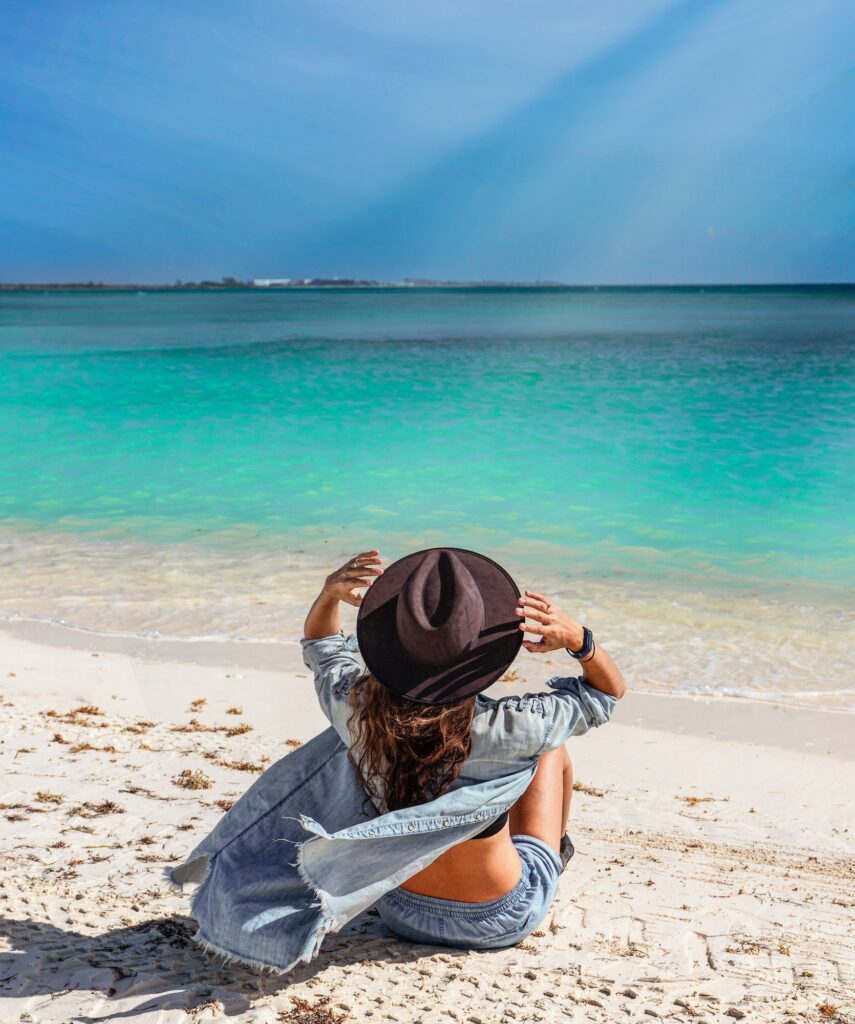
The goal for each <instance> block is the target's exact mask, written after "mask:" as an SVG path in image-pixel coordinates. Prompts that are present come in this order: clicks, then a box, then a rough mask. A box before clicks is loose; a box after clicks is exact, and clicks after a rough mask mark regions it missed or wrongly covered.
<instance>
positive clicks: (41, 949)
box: [0, 910, 464, 1024]
mask: <svg viewBox="0 0 855 1024" xmlns="http://www.w3.org/2000/svg"><path fill="white" fill-rule="evenodd" d="M195 930H196V925H195V922H194V921H193V920H192V919H191V918H189V917H182V916H174V917H160V918H151V919H150V920H148V921H141V922H140V923H139V924H135V925H132V926H130V927H127V928H116V929H113V930H112V931H109V932H103V933H102V934H100V935H82V934H80V933H79V932H75V931H72V930H70V929H69V930H63V929H62V928H58V927H56V926H55V925H52V924H49V923H47V922H44V921H29V920H14V919H11V918H0V935H2V936H4V937H5V938H6V939H7V940H8V943H9V945H10V946H11V950H6V951H4V952H0V995H3V996H5V997H7V998H9V997H12V998H14V997H18V998H26V999H32V998H33V997H38V996H44V997H45V1003H46V1005H45V1006H42V1007H41V1008H39V1009H37V1010H36V1012H37V1014H38V1015H39V1016H42V1015H43V1014H44V1015H45V1019H48V1018H49V1009H48V1007H49V1005H50V1002H51V1001H52V1000H53V999H55V998H57V997H59V996H65V995H68V994H69V993H75V992H79V993H80V1000H81V1002H86V1003H89V1004H90V1006H88V1007H87V1011H88V1015H84V1014H82V1013H81V1014H80V1015H78V1016H75V1017H72V1018H68V1019H73V1020H75V1021H79V1022H81V1024H95V1022H97V1021H106V1020H122V1019H133V1018H134V1017H137V1016H139V1015H141V1014H144V1013H156V1012H158V1011H159V1012H165V1011H168V1010H182V1011H184V1012H189V1011H192V1010H200V1009H201V1008H202V1007H204V1006H205V1005H206V1004H210V1002H211V1001H212V1000H218V1001H219V1002H220V1003H222V1004H223V1008H224V1012H225V1014H226V1015H227V1016H236V1015H237V1014H240V1013H244V1012H246V1011H247V1010H249V1009H251V1007H252V1006H253V1004H254V1003H256V1002H257V1001H258V1000H259V999H262V998H263V997H265V996H275V995H277V994H281V995H286V994H287V989H288V988H289V986H291V985H293V984H296V983H298V982H304V981H307V980H308V979H310V978H312V977H314V976H315V975H317V974H322V973H323V971H324V970H325V969H326V968H327V967H329V966H332V965H336V966H339V967H349V966H353V965H356V964H360V963H363V962H364V961H366V960H371V961H372V962H374V963H392V964H394V963H411V962H412V961H414V960H418V959H420V958H421V957H425V956H431V955H433V954H435V953H437V952H440V951H441V952H443V953H445V954H448V955H449V956H456V955H458V954H460V955H463V954H464V951H463V950H455V949H452V948H449V947H445V946H428V945H413V944H410V943H407V942H403V941H402V940H400V939H398V938H397V937H396V936H395V935H393V934H392V932H390V931H389V930H388V928H386V926H385V925H384V924H383V922H382V921H380V919H379V917H378V916H377V912H376V911H373V910H368V911H366V912H365V913H363V914H361V915H360V916H359V917H357V918H355V919H354V920H353V921H351V922H350V923H349V924H348V925H347V926H346V928H343V929H342V930H341V931H340V932H338V933H337V934H335V935H330V936H328V937H327V939H326V941H325V943H324V946H323V948H322V950H321V952H320V954H319V955H318V956H317V957H316V958H315V959H314V960H313V961H312V962H311V963H310V964H301V965H300V966H299V967H296V968H295V969H294V970H292V971H290V972H289V973H288V974H279V975H276V974H270V973H265V972H260V971H256V970H253V969H251V968H247V967H241V966H240V965H235V964H229V965H224V964H223V963H222V962H221V961H218V960H217V958H216V957H215V956H212V955H211V954H209V953H206V952H205V951H204V950H203V949H201V948H200V947H199V946H198V945H196V943H195V942H193V939H192V936H193V934H194V932H195ZM131 999H136V1000H138V1001H137V1002H135V1003H134V1005H133V1006H131V1007H129V1006H128V1001H129V1000H131Z"/></svg>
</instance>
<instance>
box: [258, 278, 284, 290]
mask: <svg viewBox="0 0 855 1024" xmlns="http://www.w3.org/2000/svg"><path fill="white" fill-rule="evenodd" d="M290 283H291V278H290V277H257V278H255V280H254V281H253V282H252V284H253V287H255V288H281V287H282V286H283V285H286V284H290Z"/></svg>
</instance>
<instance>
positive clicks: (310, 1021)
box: [277, 996, 347, 1024]
mask: <svg viewBox="0 0 855 1024" xmlns="http://www.w3.org/2000/svg"><path fill="white" fill-rule="evenodd" d="M291 1002H292V1003H293V1004H294V1005H293V1007H292V1008H291V1009H290V1010H283V1011H282V1012H280V1013H279V1014H278V1015H277V1020H278V1021H279V1024H342V1021H344V1020H346V1019H347V1018H346V1017H345V1016H344V1015H343V1014H340V1013H333V1011H332V1010H331V1009H330V1008H329V1003H330V996H321V997H320V998H319V999H318V1001H317V1002H316V1003H310V1002H309V1000H308V999H300V998H299V997H298V996H292V997H291Z"/></svg>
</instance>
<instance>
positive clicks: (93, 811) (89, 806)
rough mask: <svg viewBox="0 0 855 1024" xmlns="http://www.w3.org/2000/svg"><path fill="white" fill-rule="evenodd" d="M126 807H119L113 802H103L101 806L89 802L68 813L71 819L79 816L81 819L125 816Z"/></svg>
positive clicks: (73, 808)
mask: <svg viewBox="0 0 855 1024" xmlns="http://www.w3.org/2000/svg"><path fill="white" fill-rule="evenodd" d="M124 813H125V809H124V807H119V805H118V804H117V803H114V802H113V801H112V800H103V801H102V802H101V803H100V804H96V803H92V801H90V800H87V801H86V803H83V804H80V806H79V807H72V809H71V810H70V811H69V812H68V814H69V817H73V816H74V815H78V816H79V817H81V818H100V817H101V815H103V814H124Z"/></svg>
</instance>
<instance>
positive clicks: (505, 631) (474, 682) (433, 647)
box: [356, 548, 522, 704]
mask: <svg viewBox="0 0 855 1024" xmlns="http://www.w3.org/2000/svg"><path fill="white" fill-rule="evenodd" d="M519 596H520V592H519V589H518V588H517V585H516V583H514V581H513V580H512V579H511V577H510V576H509V575H508V573H507V572H505V570H504V569H503V568H502V567H501V566H500V565H498V564H497V563H496V562H494V561H493V560H492V559H490V558H487V557H486V556H485V555H479V554H478V553H477V552H475V551H467V550H466V549H465V548H427V549H426V550H424V551H416V552H414V553H413V554H411V555H406V556H405V557H404V558H400V559H398V561H397V562H393V563H392V564H391V565H390V566H389V567H388V568H387V569H386V570H385V571H384V572H383V574H382V576H378V577H377V578H376V579H375V580H374V582H373V583H372V584H371V586H370V587H369V588H368V590H367V592H366V593H365V595H364V597H363V599H362V604H361V605H360V606H359V615H358V618H357V621H356V638H357V641H358V643H359V650H360V653H361V654H362V657H363V660H364V661H365V664H366V666H367V667H368V669H369V671H370V672H371V673H372V674H373V675H374V676H375V678H376V679H377V680H378V682H380V683H382V685H383V686H385V687H386V688H387V689H388V690H391V691H392V692H393V693H397V694H398V695H399V696H402V697H408V698H409V699H410V700H414V701H418V702H419V703H421V704H450V703H452V702H453V701H456V700H461V699H462V698H464V697H471V696H472V695H473V694H475V693H479V692H480V691H481V690H486V689H487V687H488V686H490V685H491V684H492V683H494V682H495V681H496V680H497V679H498V678H499V676H501V675H502V674H503V673H504V672H505V671H506V670H507V668H508V666H509V665H510V664H511V662H512V661H513V660H514V658H515V657H516V656H517V653H518V651H519V649H520V646H521V644H522V630H521V629H520V626H519V624H520V619H519V616H518V615H517V614H516V607H517V599H518V598H519Z"/></svg>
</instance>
